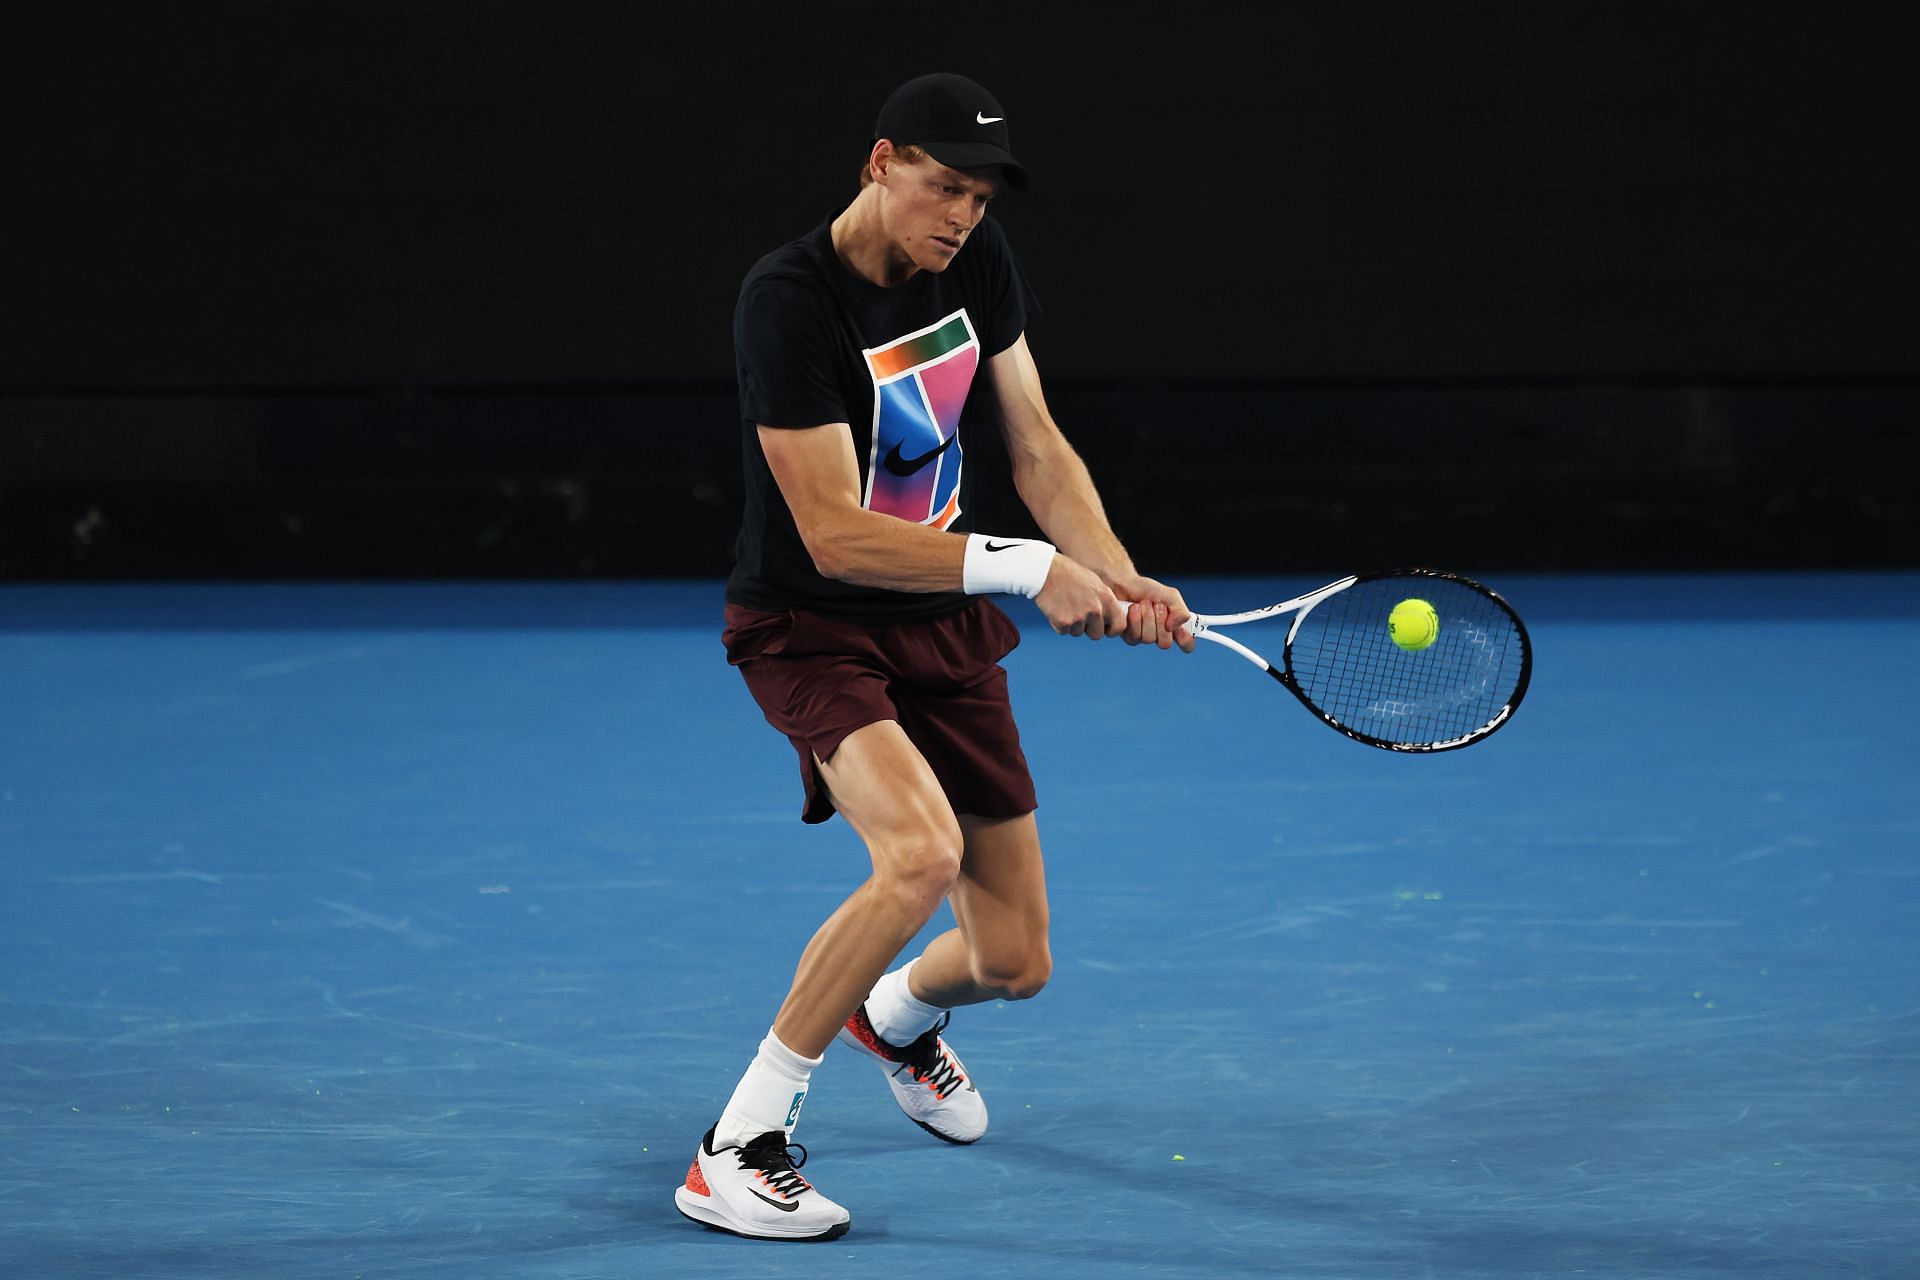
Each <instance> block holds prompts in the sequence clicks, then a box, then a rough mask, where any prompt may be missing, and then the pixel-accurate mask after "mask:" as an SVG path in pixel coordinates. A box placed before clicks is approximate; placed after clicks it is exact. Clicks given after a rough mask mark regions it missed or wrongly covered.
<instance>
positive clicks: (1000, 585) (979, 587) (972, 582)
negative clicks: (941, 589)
mask: <svg viewBox="0 0 1920 1280" xmlns="http://www.w3.org/2000/svg"><path fill="white" fill-rule="evenodd" d="M1053 557H1054V546H1053V544H1052V543H1051V542H1042V541H1040V540H1039V539H1038V538H995V537H992V536H990V535H988V534H984V533H970V534H968V535H967V558H966V561H965V563H964V564H963V566H962V568H961V588H962V589H963V590H964V591H965V592H966V593H967V594H968V595H970V596H983V595H990V594H993V593H994V592H1000V591H1004V592H1006V593H1008V594H1009V595H1017V596H1026V597H1027V598H1028V599H1032V598H1033V597H1034V596H1037V595H1039V594H1040V588H1042V587H1044V586H1046V585H1047V571H1048V570H1049V569H1051V568H1053Z"/></svg>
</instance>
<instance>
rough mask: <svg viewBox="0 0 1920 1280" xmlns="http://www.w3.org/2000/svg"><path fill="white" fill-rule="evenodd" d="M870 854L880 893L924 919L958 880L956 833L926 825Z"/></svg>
mask: <svg viewBox="0 0 1920 1280" xmlns="http://www.w3.org/2000/svg"><path fill="white" fill-rule="evenodd" d="M874 854H875V857H874V863H875V872H874V874H875V879H876V880H877V882H878V884H879V887H880V889H881V890H882V892H885V893H887V894H890V895H891V896H893V897H894V898H895V899H896V900H897V901H899V902H900V903H901V904H902V905H903V906H905V907H906V908H907V910H908V911H909V912H910V913H912V914H914V915H917V916H919V917H920V918H921V919H928V918H931V917H932V915H933V913H934V911H935V910H936V909H938V908H939V906H940V903H941V901H942V900H943V899H945V898H946V896H947V893H948V891H949V890H951V889H952V888H953V882H954V881H955V880H956V879H958V878H959V875H960V855H961V843H960V832H959V831H958V830H957V829H956V830H954V831H952V832H946V831H943V830H941V829H939V828H938V827H936V826H929V827H927V828H924V829H922V830H918V831H914V832H911V833H907V834H904V835H901V836H898V837H896V838H894V839H892V840H890V841H888V842H887V844H886V846H885V848H884V849H882V848H876V849H875V850H874Z"/></svg>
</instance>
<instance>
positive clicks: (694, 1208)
mask: <svg viewBox="0 0 1920 1280" xmlns="http://www.w3.org/2000/svg"><path fill="white" fill-rule="evenodd" d="M673 1207H674V1208H676V1209H678V1210H679V1211H680V1216H681V1217H683V1218H686V1219H687V1220H689V1221H691V1222H697V1223H699V1224H700V1225H701V1226H703V1227H706V1228H707V1229H708V1230H710V1231H724V1232H726V1233H727V1234H728V1235H730V1236H739V1237H740V1238H741V1239H742V1240H790V1241H793V1242H794V1243H796V1244H804V1243H809V1242H812V1241H818V1240H838V1239H839V1238H840V1237H841V1236H843V1235H845V1234H847V1232H848V1230H849V1229H851V1228H852V1226H853V1219H852V1218H848V1219H847V1220H846V1221H845V1222H836V1223H834V1224H833V1225H832V1226H830V1227H828V1228H827V1229H826V1230H825V1231H821V1232H818V1233H816V1234H814V1235H778V1234H772V1233H768V1232H762V1231H745V1230H742V1229H741V1228H739V1227H737V1226H735V1225H733V1224H732V1223H730V1222H728V1221H726V1219H724V1218H723V1217H721V1215H720V1214H719V1213H718V1212H717V1211H715V1210H713V1209H711V1208H708V1207H707V1205H706V1204H705V1203H704V1202H703V1201H702V1199H701V1198H698V1197H694V1196H691V1195H689V1194H688V1193H687V1189H686V1188H685V1187H677V1188H675V1189H674V1193H673Z"/></svg>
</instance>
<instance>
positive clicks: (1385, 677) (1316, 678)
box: [1191, 569, 1533, 752]
mask: <svg viewBox="0 0 1920 1280" xmlns="http://www.w3.org/2000/svg"><path fill="white" fill-rule="evenodd" d="M1409 599H1413V600H1425V601H1427V602H1428V603H1429V604H1431V605H1432V606H1433V610H1434V613H1435V614H1436V615H1437V616H1438V617H1439V620H1440V624H1439V629H1438V631H1437V632H1436V633H1435V635H1434V638H1433V642H1432V643H1431V644H1429V645H1427V646H1426V647H1425V648H1422V649H1413V650H1409V649H1403V648H1401V647H1400V646H1399V645H1397V644H1395V643H1394V639H1393V636H1392V634H1391V633H1390V632H1389V631H1388V628H1387V616H1388V615H1389V614H1390V613H1392V612H1393V608H1394V606H1395V605H1397V604H1399V603H1400V602H1401V601H1403V600H1409ZM1287 614H1292V615H1293V623H1292V625H1291V626H1289V627H1288V628H1287V639H1286V647H1285V648H1284V649H1282V650H1281V651H1280V665H1279V666H1275V665H1274V664H1272V663H1271V662H1268V661H1267V660H1266V659H1265V658H1263V657H1261V656H1260V655H1259V654H1258V653H1255V652H1254V651H1253V650H1252V649H1251V648H1250V647H1248V646H1247V645H1246V644H1243V643H1242V642H1241V641H1239V640H1236V639H1234V638H1233V637H1232V636H1229V635H1225V634H1223V633H1222V628H1226V627H1237V626H1241V625H1242V624H1245V623H1256V622H1266V621H1269V620H1272V619H1276V618H1281V617H1284V616H1285V615H1287ZM1191 627H1192V630H1193V634H1194V635H1195V636H1197V637H1199V638H1200V639H1202V640H1210V641H1212V642H1213V643H1214V644H1217V645H1221V646H1223V647H1225V648H1228V649H1231V650H1233V651H1234V652H1235V653H1237V654H1239V655H1240V656H1241V657H1243V658H1245V659H1246V660H1247V661H1248V662H1251V663H1253V665H1254V666H1256V667H1259V668H1260V669H1261V670H1262V671H1264V672H1266V673H1267V674H1268V675H1270V676H1272V677H1273V678H1274V679H1275V680H1278V681H1279V682H1280V683H1281V684H1283V685H1285V686H1286V688H1287V691H1288V692H1289V693H1291V694H1293V696H1294V697H1296V698H1298V699H1300V701H1301V702H1303V703H1305V704H1306V707H1307V710H1309V711H1311V712H1313V713H1314V714H1315V715H1316V716H1319V717H1320V719H1321V720H1323V721H1325V722H1326V723H1327V724H1329V725H1331V726H1333V727H1334V728H1335V729H1338V730H1339V731H1340V732H1341V733H1344V734H1346V735H1347V736H1348V737H1349V738H1352V739H1354V740H1355V741H1356V742H1364V743H1366V744H1367V745H1368V746H1370V747H1379V748H1381V749H1383V750H1386V751H1421V752H1424V751H1451V750H1453V749H1454V748H1456V747H1464V746H1468V745H1470V744H1472V743H1475V742H1478V741H1480V739H1482V738H1484V737H1486V736H1487V735H1488V734H1490V733H1492V732H1493V731H1494V730H1496V729H1498V728H1499V727H1500V726H1501V725H1503V724H1505V723H1506V722H1507V721H1508V720H1510V719H1512V717H1513V711H1514V708H1515V707H1518V706H1519V705H1520V699H1521V698H1523V697H1525V696H1526V692H1527V680H1528V678H1529V676H1530V675H1531V674H1532V670H1533V646H1532V644H1531V643H1530V642H1529V641H1528V639H1527V628H1526V624H1525V623H1523V622H1521V621H1520V615H1519V614H1517V613H1515V612H1514V611H1513V607H1512V606H1511V605H1509V604H1508V603H1507V602H1506V601H1505V600H1502V599H1501V598H1500V597H1499V596H1498V595H1495V594H1494V593H1493V592H1492V591H1490V590H1488V589H1487V588H1486V587H1483V586H1481V585H1480V584H1479V583H1477V582H1474V581H1472V580H1471V579H1468V578H1463V577H1461V576H1459V575H1458V574H1454V573H1443V572H1441V571H1440V570H1437V569H1398V570H1395V571H1393V572H1391V573H1367V574H1361V575H1359V576H1357V577H1352V578H1342V579H1341V580H1340V581H1338V582H1333V583H1329V584H1327V585H1326V586H1324V587H1321V588H1320V589H1319V590H1318V591H1312V592H1309V593H1308V594H1306V595H1304V596H1297V597H1295V598H1294V599H1292V600H1287V601H1284V602H1282V603H1280V604H1272V605H1268V606H1267V607H1266V608H1264V609H1250V610H1248V611H1247V612H1245V613H1224V614H1207V613H1196V614H1194V615H1193V621H1192V623H1191Z"/></svg>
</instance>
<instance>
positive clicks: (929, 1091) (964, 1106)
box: [835, 1005, 987, 1146]
mask: <svg viewBox="0 0 1920 1280" xmlns="http://www.w3.org/2000/svg"><path fill="white" fill-rule="evenodd" d="M952 1016H953V1015H952V1014H951V1013H945V1014H942V1015H941V1016H940V1021H939V1022H937V1023H935V1024H934V1025H933V1027H932V1028H931V1029H929V1030H928V1031H927V1033H926V1034H925V1035H923V1036H921V1037H920V1038H919V1039H918V1040H915V1041H914V1042H913V1043H912V1044H910V1045H907V1046H906V1047H904V1048H902V1047H900V1046H898V1045H891V1044H888V1043H887V1042H886V1041H884V1040H882V1039H881V1038H880V1037H879V1035H878V1034H877V1033H875V1031H874V1029H873V1023H872V1022H870V1021H868V1020H867V1007H866V1006H865V1005H861V1006H860V1007H859V1008H858V1009H856V1010H854V1013H853V1016H852V1017H851V1018H848V1019H847V1025H846V1026H844V1027H842V1028H840V1032H839V1034H838V1036H836V1037H835V1038H836V1039H838V1040H841V1041H843V1042H844V1043H846V1044H850V1045H852V1046H853V1047H854V1048H856V1049H858V1050H860V1052H862V1053H864V1054H866V1055H867V1056H868V1057H870V1058H872V1059H874V1060H875V1061H876V1062H878V1063H879V1064H880V1069H881V1070H882V1071H884V1072H885V1073H886V1076H887V1083H888V1084H889V1085H891V1086H892V1087H893V1099H894V1101H895V1102H898V1103H899V1104H900V1109H901V1110H902V1111H904V1112H906V1113H907V1119H909V1120H911V1121H913V1122H914V1123H915V1124H917V1125H919V1126H920V1127H921V1128H922V1129H925V1130H926V1131H927V1132H928V1133H930V1134H932V1135H933V1136H934V1137H936V1138H939V1139H941V1140H943V1141H946V1142H952V1143H957V1144H959V1145H961V1146H965V1145H966V1144H967V1143H969V1142H978V1141H979V1140H980V1136H981V1135H982V1134H984V1133H985V1132H986V1131H987V1104H986V1100H985V1099H983V1098H982V1097H981V1096H980V1091H979V1090H978V1089H977V1088H975V1087H974V1084H973V1077H972V1076H970V1075H968V1074H967V1068H966V1066H965V1065H964V1064H963V1063H962V1062H961V1061H960V1058H959V1056H958V1055H956V1054H955V1053H954V1051H953V1050H952V1049H950V1048H948V1047H947V1042H946V1041H945V1040H942V1039H941V1038H940V1033H941V1032H942V1031H944V1030H945V1029H946V1026H947V1022H948V1020H949V1019H951V1018H952Z"/></svg>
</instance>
